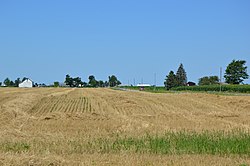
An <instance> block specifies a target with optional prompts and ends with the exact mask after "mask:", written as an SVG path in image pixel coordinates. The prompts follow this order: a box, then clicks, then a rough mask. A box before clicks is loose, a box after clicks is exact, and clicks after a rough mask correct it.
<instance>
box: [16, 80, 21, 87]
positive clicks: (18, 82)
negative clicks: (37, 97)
mask: <svg viewBox="0 0 250 166" xmlns="http://www.w3.org/2000/svg"><path fill="white" fill-rule="evenodd" d="M20 83H21V80H20V78H17V79H16V80H15V87H18V86H19V84H20Z"/></svg>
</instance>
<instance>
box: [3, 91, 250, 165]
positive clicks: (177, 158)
mask: <svg viewBox="0 0 250 166" xmlns="http://www.w3.org/2000/svg"><path fill="white" fill-rule="evenodd" d="M204 130H206V131H207V132H208V133H210V132H211V133H216V132H221V131H224V132H229V133H230V132H234V131H237V130H241V132H249V130H250V96H219V95H212V94H195V93H182V94H154V93H145V92H129V91H118V90H111V89H101V88H99V89H63V88H41V89H39V88H34V89H18V88H0V165H49V164H54V165H195V164H196V165H240V164H248V163H250V157H249V149H250V147H249V146H248V145H242V147H243V148H242V149H243V150H242V151H236V153H233V152H234V151H232V153H231V152H227V151H228V149H227V150H226V151H225V152H224V151H223V150H222V151H218V154H217V153H216V152H215V153H213V152H210V151H209V150H207V151H206V150H204V151H197V152H196V151H195V150H193V151H185V152H182V151H178V150H176V149H174V150H176V151H173V150H172V149H171V147H170V150H165V149H163V150H162V149H160V150H159V151H157V148H156V151H152V149H150V148H152V147H148V146H147V144H144V143H143V141H148V142H150V141H152V140H153V141H154V140H160V142H161V143H162V145H163V146H164V145H165V142H164V139H165V138H164V139H162V137H164V134H166V133H168V132H173V133H178V132H180V134H176V135H173V137H175V136H177V137H179V136H180V137H185V138H187V139H186V140H188V139H190V140H191V139H192V140H196V139H197V138H204V137H205V136H203V135H202V133H203V132H204ZM183 131H185V133H193V132H195V133H196V134H197V135H198V134H199V133H201V137H196V136H192V138H190V135H188V136H185V134H184V136H183V134H181V132H183ZM158 135H159V137H156V136H158ZM167 137H168V139H169V140H170V141H172V137H171V133H170V136H169V135H167ZM170 137H171V138H170ZM243 137H244V138H248V134H245V135H244V136H243ZM206 138H208V139H209V140H210V139H211V138H210V135H209V134H208V136H206ZM206 138H205V139H206ZM244 138H242V139H243V140H244ZM240 139H241V137H240V138H239V139H238V138H237V140H240ZM161 140H163V141H161ZM221 140H223V139H221ZM230 141H232V140H228V139H227V138H225V142H227V143H228V142H230ZM114 142H115V144H114ZM135 142H136V143H137V142H138V144H140V145H141V146H140V147H137V150H135V149H133V148H134V146H137V145H134V143H135ZM176 142H178V141H176ZM204 142H205V143H206V141H204ZM150 143H151V142H150ZM236 143H237V142H236ZM219 144H220V143H219ZM232 144H234V140H233V141H232ZM150 145H151V144H150ZM229 146H230V145H229ZM244 147H245V149H244ZM184 150H185V149H184ZM238 152H239V153H238ZM239 154H243V155H239Z"/></svg>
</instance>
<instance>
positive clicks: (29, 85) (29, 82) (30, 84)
mask: <svg viewBox="0 0 250 166" xmlns="http://www.w3.org/2000/svg"><path fill="white" fill-rule="evenodd" d="M18 86H19V87H20V88H32V87H33V81H32V80H31V79H29V78H27V79H25V80H24V81H23V82H22V83H20V84H19V85H18Z"/></svg>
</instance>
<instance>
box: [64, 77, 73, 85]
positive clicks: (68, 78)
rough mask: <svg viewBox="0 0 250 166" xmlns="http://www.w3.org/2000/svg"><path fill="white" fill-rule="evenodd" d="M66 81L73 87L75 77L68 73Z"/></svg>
mask: <svg viewBox="0 0 250 166" xmlns="http://www.w3.org/2000/svg"><path fill="white" fill-rule="evenodd" d="M64 83H65V84H66V85H68V86H70V87H73V78H72V77H70V75H69V74H67V75H66V78H65V81H64Z"/></svg>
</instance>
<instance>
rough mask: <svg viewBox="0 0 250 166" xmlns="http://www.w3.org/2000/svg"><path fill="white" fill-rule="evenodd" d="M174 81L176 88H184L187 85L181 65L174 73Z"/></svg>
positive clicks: (185, 75) (185, 74)
mask: <svg viewBox="0 0 250 166" xmlns="http://www.w3.org/2000/svg"><path fill="white" fill-rule="evenodd" d="M176 80H177V85H178V86H186V85H187V73H186V71H185V69H184V67H183V64H182V63H181V64H180V66H179V68H178V70H177V72H176Z"/></svg>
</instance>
